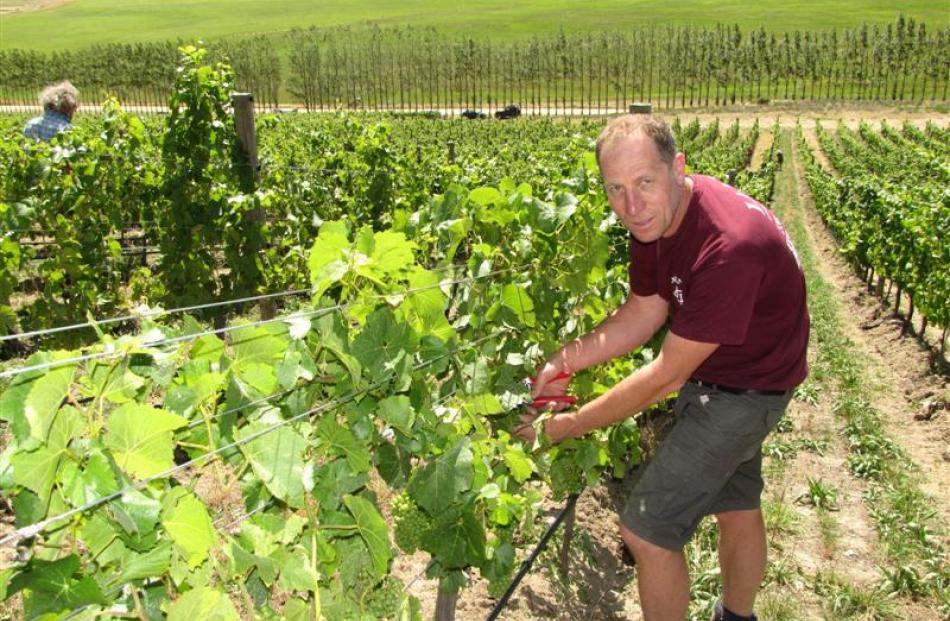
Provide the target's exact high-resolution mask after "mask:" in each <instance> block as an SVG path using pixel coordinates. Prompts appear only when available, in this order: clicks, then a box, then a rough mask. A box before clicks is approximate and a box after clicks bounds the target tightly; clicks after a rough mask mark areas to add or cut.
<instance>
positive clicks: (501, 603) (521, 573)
mask: <svg viewBox="0 0 950 621" xmlns="http://www.w3.org/2000/svg"><path fill="white" fill-rule="evenodd" d="M578 497H580V494H579V493H578V494H571V495H570V496H568V497H567V503H565V505H564V508H563V509H562V510H561V512H560V513H559V514H558V516H557V518H555V519H554V522H553V523H552V524H551V525H550V526H549V527H548V529H547V531H545V533H544V535H542V537H541V540H540V541H538V545H537V546H535V548H534V551H533V552H531V554H530V556H528V558H526V559H525V560H524V562H523V563H521V569H519V570H518V573H517V574H516V575H515V577H514V579H513V580H512V581H511V584H509V585H508V590H507V591H505V594H504V595H502V596H501V599H499V600H498V603H497V604H495V607H494V608H493V609H492V611H491V614H489V615H488V617H486V619H485V621H495V620H496V619H497V618H498V615H500V614H501V613H502V611H503V610H504V609H505V607H506V606H507V605H508V600H509V599H511V596H512V595H514V593H515V590H517V588H518V585H520V584H521V581H522V580H524V577H525V576H526V575H528V572H529V571H531V566H532V565H534V561H535V560H537V558H538V555H539V554H541V552H542V551H543V550H544V548H546V547H547V545H548V542H549V541H550V540H551V537H553V536H554V532H555V531H556V530H557V529H558V526H560V525H561V522H563V521H564V520H565V519H566V518H567V516H568V515H569V514H570V513H571V511H573V510H574V506H575V505H576V504H577V499H578Z"/></svg>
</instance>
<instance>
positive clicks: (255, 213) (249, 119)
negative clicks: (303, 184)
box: [231, 93, 277, 319]
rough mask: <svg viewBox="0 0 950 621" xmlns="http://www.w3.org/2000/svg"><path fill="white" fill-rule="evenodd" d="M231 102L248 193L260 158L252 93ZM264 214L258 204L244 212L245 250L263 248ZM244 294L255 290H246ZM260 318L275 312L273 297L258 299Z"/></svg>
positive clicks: (233, 97)
mask: <svg viewBox="0 0 950 621" xmlns="http://www.w3.org/2000/svg"><path fill="white" fill-rule="evenodd" d="M231 103H232V105H233V106H234V129H235V130H236V131H237V135H238V140H239V141H240V143H241V148H242V151H243V153H244V161H243V162H238V165H239V166H240V167H241V169H240V174H239V177H240V179H241V186H242V187H241V190H242V191H243V192H245V193H252V192H254V190H256V189H257V182H258V180H259V178H260V160H259V159H258V155H257V129H256V128H255V126H254V95H252V94H251V93H233V94H232V95H231ZM264 220H265V214H264V209H263V207H261V206H257V207H255V208H254V209H252V210H251V211H250V212H249V213H248V221H249V223H250V226H249V227H248V230H247V235H248V236H247V239H245V244H246V246H245V249H246V250H247V251H248V252H249V253H257V252H260V251H261V250H262V248H263V232H262V231H261V229H262V228H263V226H264ZM253 281H254V282H248V283H246V284H248V285H253V288H256V286H257V284H259V281H260V274H257V275H256V276H255V278H254V279H253ZM247 293H248V294H252V293H257V292H256V291H253V290H251V291H248V292H247ZM260 314H261V319H273V318H274V317H275V316H276V315H277V308H276V305H275V304H274V302H273V300H262V301H261V302H260Z"/></svg>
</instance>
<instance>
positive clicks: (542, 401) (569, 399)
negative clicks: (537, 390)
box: [531, 395, 577, 408]
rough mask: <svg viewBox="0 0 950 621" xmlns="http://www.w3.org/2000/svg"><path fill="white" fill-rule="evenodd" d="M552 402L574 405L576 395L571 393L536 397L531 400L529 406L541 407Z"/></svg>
mask: <svg viewBox="0 0 950 621" xmlns="http://www.w3.org/2000/svg"><path fill="white" fill-rule="evenodd" d="M552 403H566V404H567V405H574V404H575V403H577V397H575V396H573V395H555V396H551V397H538V398H537V399H535V400H534V401H532V402H531V407H533V408H543V407H544V406H546V405H551V404H552Z"/></svg>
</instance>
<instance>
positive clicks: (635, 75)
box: [0, 17, 950, 112]
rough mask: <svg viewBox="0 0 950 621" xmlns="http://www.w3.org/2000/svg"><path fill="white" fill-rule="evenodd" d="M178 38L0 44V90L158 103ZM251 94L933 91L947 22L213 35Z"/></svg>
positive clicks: (680, 97)
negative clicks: (70, 87) (52, 90)
mask: <svg viewBox="0 0 950 621" xmlns="http://www.w3.org/2000/svg"><path fill="white" fill-rule="evenodd" d="M180 43H181V42H180V41H179V42H167V43H141V44H135V45H126V44H113V45H101V46H94V47H91V48H88V49H85V50H79V51H75V52H56V53H52V54H45V53H40V52H35V51H26V50H2V51H0V99H2V100H4V101H5V102H6V103H14V102H18V101H20V102H22V101H28V100H30V99H32V98H33V97H35V91H36V90H37V89H38V88H40V87H41V86H42V85H43V84H46V83H48V82H51V81H54V80H57V79H63V78H69V79H70V80H72V81H73V82H74V83H75V84H77V86H79V87H80V88H81V89H82V90H83V93H84V101H86V102H96V101H99V100H100V99H102V98H104V97H106V96H107V95H110V94H113V95H116V96H118V97H119V99H120V100H122V101H124V102H126V103H143V104H150V105H161V104H162V103H163V102H164V101H166V100H167V97H168V95H169V94H170V92H171V88H172V85H173V84H174V79H175V71H174V67H175V57H176V56H175V54H176V49H177V47H178V45H180ZM209 48H210V53H211V55H212V57H214V58H216V59H228V60H229V61H230V62H231V64H232V66H233V68H234V73H235V76H236V81H237V86H238V88H240V89H243V90H247V91H250V92H253V93H254V94H255V96H256V98H257V101H258V103H259V104H260V105H263V106H264V107H277V106H279V105H296V106H300V107H304V108H306V109H308V110H314V109H334V108H351V109H371V110H392V109H398V110H424V109H433V108H435V109H443V110H455V111H456V112H458V111H460V110H461V109H462V108H478V109H486V108H487V109H494V108H498V107H502V106H504V105H506V104H508V103H516V104H518V105H520V106H521V107H522V108H523V109H526V110H528V111H537V112H547V111H554V112H582V111H583V112H609V111H612V110H616V109H623V108H625V106H626V104H627V103H629V102H631V101H634V100H646V101H652V102H653V103H654V104H655V105H657V106H658V107H661V108H677V107H687V106H709V105H724V104H732V103H747V102H764V101H766V100H776V99H779V100H802V99H805V100H871V101H880V100H909V101H921V100H939V101H944V100H946V98H947V94H948V93H947V88H948V83H950V28H948V27H943V28H940V29H932V28H928V27H927V25H926V24H924V23H921V22H915V21H914V20H913V19H905V18H903V17H900V18H898V19H897V20H896V22H894V23H892V24H888V25H886V26H880V25H867V24H864V25H861V26H859V27H856V28H851V29H844V30H824V31H815V32H812V31H795V32H790V33H774V32H768V31H766V30H765V29H757V30H752V31H743V30H741V29H740V28H739V27H738V26H727V25H719V26H715V27H708V28H707V27H695V26H665V27H644V28H641V29H637V30H627V31H623V32H620V31H615V32H600V33H586V34H566V33H563V32H561V33H559V34H557V35H553V36H549V37H533V38H530V39H525V40H519V41H513V42H497V41H491V40H476V39H473V38H469V37H450V36H446V35H443V34H441V33H439V32H438V31H436V30H433V29H419V28H413V27H404V28H387V29H383V28H378V27H372V28H359V29H352V28H336V29H316V28H311V29H307V30H293V31H291V32H288V33H284V34H281V35H274V36H255V37H252V38H246V39H234V40H222V41H218V42H215V43H212V44H211V45H210V46H209Z"/></svg>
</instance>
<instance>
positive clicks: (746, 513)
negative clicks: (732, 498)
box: [716, 509, 763, 530]
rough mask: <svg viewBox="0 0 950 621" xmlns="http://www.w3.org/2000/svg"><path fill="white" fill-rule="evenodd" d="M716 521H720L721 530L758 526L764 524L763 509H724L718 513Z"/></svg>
mask: <svg viewBox="0 0 950 621" xmlns="http://www.w3.org/2000/svg"><path fill="white" fill-rule="evenodd" d="M716 521H717V522H718V523H719V529H720V530H723V529H727V530H734V529H737V530H744V529H749V528H758V527H760V526H761V525H762V524H763V520H762V510H761V509H749V510H741V511H723V512H722V513H717V514H716Z"/></svg>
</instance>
